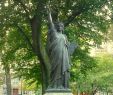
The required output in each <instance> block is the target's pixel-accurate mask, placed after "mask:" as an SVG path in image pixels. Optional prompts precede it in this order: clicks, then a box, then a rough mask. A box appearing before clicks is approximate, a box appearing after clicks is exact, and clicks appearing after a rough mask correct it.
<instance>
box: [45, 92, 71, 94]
mask: <svg viewBox="0 0 113 95" xmlns="http://www.w3.org/2000/svg"><path fill="white" fill-rule="evenodd" d="M44 95H73V94H72V93H66V92H50V93H45V94H44Z"/></svg>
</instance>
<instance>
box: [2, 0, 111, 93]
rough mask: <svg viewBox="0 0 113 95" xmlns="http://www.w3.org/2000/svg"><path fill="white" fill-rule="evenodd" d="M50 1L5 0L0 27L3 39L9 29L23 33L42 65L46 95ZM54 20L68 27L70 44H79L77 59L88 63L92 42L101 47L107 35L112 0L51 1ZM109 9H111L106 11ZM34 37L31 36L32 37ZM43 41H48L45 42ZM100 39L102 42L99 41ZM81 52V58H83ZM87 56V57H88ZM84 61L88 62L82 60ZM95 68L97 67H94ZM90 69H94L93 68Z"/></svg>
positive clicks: (48, 67)
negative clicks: (46, 7)
mask: <svg viewBox="0 0 113 95" xmlns="http://www.w3.org/2000/svg"><path fill="white" fill-rule="evenodd" d="M47 2H48V0H23V1H22V0H1V1H0V11H1V13H0V18H1V19H0V23H1V26H0V28H1V31H0V34H1V35H3V34H4V32H6V31H5V30H7V29H16V30H17V32H20V33H21V34H22V36H23V38H24V41H26V42H27V43H28V45H29V47H30V50H29V52H31V51H33V52H34V54H35V55H36V56H38V60H39V61H40V64H41V71H42V74H41V75H42V76H43V77H42V78H43V79H42V80H43V92H44V91H45V89H46V88H47V86H48V82H49V73H50V64H49V60H48V56H47V54H46V50H45V43H46V41H45V40H46V33H47V32H46V31H47V26H46V24H47V23H46V22H47V19H46V15H47V14H46V10H45V6H46V5H47V4H48V3H47ZM50 5H51V9H52V17H53V20H54V21H57V20H58V19H60V20H61V21H63V22H64V25H65V27H66V30H65V33H66V34H67V36H68V38H69V40H70V41H71V40H74V41H76V42H77V43H79V48H78V49H77V50H76V52H75V53H76V56H74V59H79V60H81V61H82V62H83V64H82V65H81V66H83V67H84V66H86V65H85V64H84V62H86V60H85V59H84V58H86V57H87V56H88V50H89V47H90V46H91V44H89V41H92V42H93V43H95V44H101V41H102V38H103V35H102V34H103V33H105V32H106V29H107V28H108V26H109V22H110V19H107V18H106V15H107V16H109V15H108V10H109V5H111V1H110V0H96V1H94V0H88V1H87V0H77V1H76V0H73V1H71V0H61V1H60V0H57V1H56V0H51V2H50ZM105 6H107V7H108V8H107V9H105ZM28 35H30V36H28ZM43 37H44V38H45V39H43ZM97 38H99V39H97ZM79 52H81V54H82V55H83V56H81V55H79ZM84 56H86V57H84ZM82 57H84V58H82ZM89 62H90V61H89ZM92 66H93V65H92ZM89 67H90V65H89Z"/></svg>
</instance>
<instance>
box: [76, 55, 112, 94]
mask: <svg viewBox="0 0 113 95" xmlns="http://www.w3.org/2000/svg"><path fill="white" fill-rule="evenodd" d="M95 59H96V62H97V66H96V67H95V68H93V69H92V70H90V71H88V72H87V76H84V75H83V74H80V73H79V78H78V79H77V80H76V82H77V83H76V85H77V89H78V90H80V92H87V93H91V92H93V91H94V90H96V91H105V92H112V88H113V82H112V80H113V72H112V71H113V68H112V67H113V57H112V55H109V54H99V55H98V56H97V57H96V58H95Z"/></svg>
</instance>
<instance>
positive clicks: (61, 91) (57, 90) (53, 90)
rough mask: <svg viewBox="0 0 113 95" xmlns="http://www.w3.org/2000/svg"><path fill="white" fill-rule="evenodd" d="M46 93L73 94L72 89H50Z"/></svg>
mask: <svg viewBox="0 0 113 95" xmlns="http://www.w3.org/2000/svg"><path fill="white" fill-rule="evenodd" d="M44 95H73V94H72V93H71V90H70V89H64V90H63V89H49V90H47V91H46V93H45V94H44Z"/></svg>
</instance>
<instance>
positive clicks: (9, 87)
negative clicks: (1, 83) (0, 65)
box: [5, 65, 12, 95]
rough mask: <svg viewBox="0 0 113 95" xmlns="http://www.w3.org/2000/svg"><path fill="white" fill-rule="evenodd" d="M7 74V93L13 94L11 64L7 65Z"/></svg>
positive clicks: (8, 94)
mask: <svg viewBox="0 0 113 95" xmlns="http://www.w3.org/2000/svg"><path fill="white" fill-rule="evenodd" d="M5 75H6V78H5V79H6V91H7V95H12V94H11V93H12V91H11V74H10V68H9V66H8V65H7V66H5Z"/></svg>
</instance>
